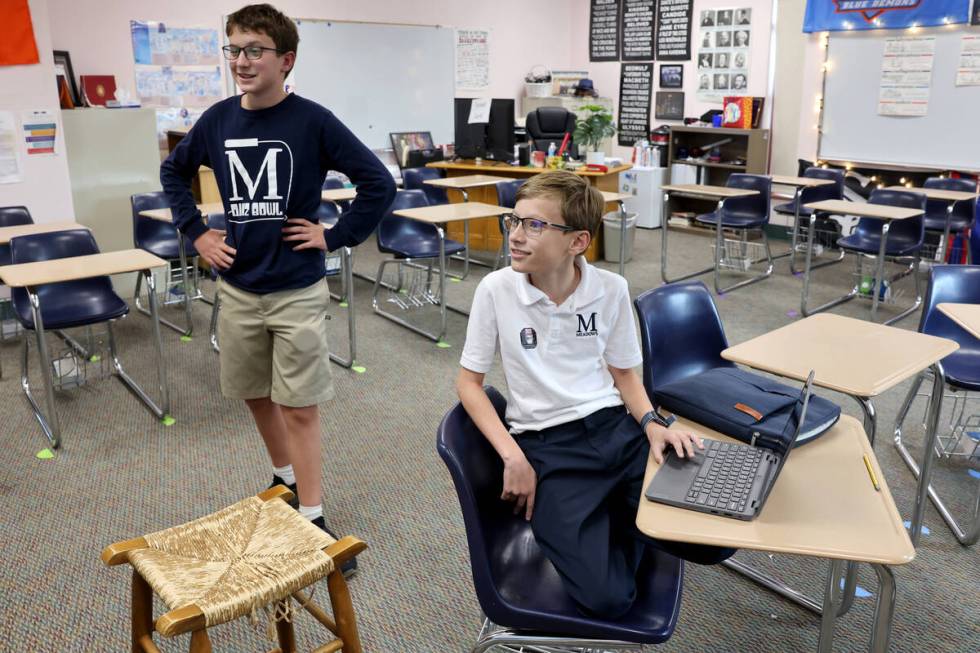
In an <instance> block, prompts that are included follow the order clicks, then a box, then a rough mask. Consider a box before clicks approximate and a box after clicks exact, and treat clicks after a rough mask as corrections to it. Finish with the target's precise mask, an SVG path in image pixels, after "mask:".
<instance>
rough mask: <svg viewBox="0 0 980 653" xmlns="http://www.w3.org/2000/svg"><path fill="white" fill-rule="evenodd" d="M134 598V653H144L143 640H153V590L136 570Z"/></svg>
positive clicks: (134, 571) (134, 573)
mask: <svg viewBox="0 0 980 653" xmlns="http://www.w3.org/2000/svg"><path fill="white" fill-rule="evenodd" d="M132 598H133V604H132V625H131V628H132V640H133V641H132V644H133V653H144V651H145V650H146V649H145V648H144V646H143V640H144V639H150V640H151V641H152V638H153V590H152V589H150V584H149V583H147V582H146V581H145V580H144V579H143V577H142V576H140V574H139V572H138V571H136V570H135V569H133V592H132Z"/></svg>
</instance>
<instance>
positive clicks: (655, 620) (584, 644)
mask: <svg viewBox="0 0 980 653" xmlns="http://www.w3.org/2000/svg"><path fill="white" fill-rule="evenodd" d="M486 390H487V395H489V397H490V401H491V402H492V403H493V406H494V408H495V409H496V411H497V414H498V415H499V416H500V418H501V419H503V418H504V409H505V401H504V398H503V397H502V396H501V395H500V393H499V392H497V391H496V390H495V389H494V388H492V387H489V386H488V387H487V388H486ZM436 449H437V450H438V452H439V455H440V456H441V457H442V460H443V462H445V463H446V467H448V468H449V473H450V475H451V476H452V479H453V484H454V485H455V487H456V494H457V496H458V497H459V504H460V508H461V509H462V512H463V522H464V524H465V526H466V542H467V545H468V547H469V554H470V565H471V570H472V572H473V586H474V589H475V590H476V596H477V599H478V600H479V603H480V607H481V608H482V610H483V613H484V615H485V617H484V625H483V628H482V629H481V631H480V634H479V636H478V639H477V641H476V643H475V644H474V646H473V648H472V649H471V651H472V653H484V652H485V651H487V650H490V649H492V648H493V647H495V646H508V647H510V648H508V649H507V650H518V649H519V648H520V647H522V646H524V647H528V648H525V649H523V650H525V651H531V650H533V651H543V650H547V651H554V652H555V653H558V652H559V651H570V650H575V651H580V650H582V649H586V650H606V651H614V650H615V651H626V650H628V651H635V650H636V649H638V648H639V646H638V645H639V644H659V643H661V642H664V641H666V640H667V639H668V638H670V636H671V634H672V633H673V631H674V626H675V625H676V623H677V615H678V613H679V610H680V601H681V587H682V583H683V575H684V564H683V562H682V561H681V560H679V559H678V558H675V557H673V556H671V555H669V554H666V553H663V552H661V551H657V550H654V549H652V548H649V547H648V548H647V554H646V557H645V558H644V561H643V563H642V564H641V566H640V570H639V572H638V574H637V598H636V602H635V603H634V604H633V607H632V608H631V609H630V611H629V612H628V613H626V615H624V616H623V617H620V618H619V619H616V620H603V619H597V618H592V617H586V616H583V614H582V613H581V612H579V610H578V608H577V607H576V606H575V604H574V602H573V601H572V599H571V598H570V597H569V596H568V594H567V593H566V592H565V589H564V587H563V585H562V581H561V579H560V577H559V576H558V572H557V571H555V568H554V567H553V566H552V564H551V562H550V561H549V560H548V558H547V557H546V556H545V555H544V553H543V552H542V551H541V549H540V547H539V546H538V545H537V543H536V542H535V540H534V535H533V533H532V532H531V525H530V524H529V523H528V522H527V521H525V520H524V519H523V517H522V516H519V515H515V514H514V513H513V510H512V509H511V505H510V504H509V503H507V502H505V501H502V500H501V499H500V492H501V487H502V479H503V464H502V463H501V460H500V456H498V455H497V453H496V452H495V451H494V449H493V447H492V446H491V445H490V443H489V442H488V441H487V439H486V438H485V437H483V434H482V433H480V431H479V429H478V428H477V427H476V425H475V424H473V422H472V421H471V420H470V418H469V416H468V415H467V414H466V411H465V410H464V408H463V406H462V405H461V404H456V406H455V407H454V408H453V409H452V410H450V411H449V412H448V413H447V414H446V416H445V417H444V418H443V419H442V423H441V424H440V425H439V432H438V436H437V440H436ZM536 647H540V648H536Z"/></svg>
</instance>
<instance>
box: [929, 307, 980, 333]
mask: <svg viewBox="0 0 980 653" xmlns="http://www.w3.org/2000/svg"><path fill="white" fill-rule="evenodd" d="M936 308H938V309H939V310H940V311H942V312H943V313H945V314H946V315H948V316H949V319H951V320H953V322H956V323H957V324H959V325H960V326H961V327H963V328H964V329H965V330H966V331H969V332H970V335H972V336H973V337H974V338H978V339H980V304H948V303H943V304H939V305H937V306H936Z"/></svg>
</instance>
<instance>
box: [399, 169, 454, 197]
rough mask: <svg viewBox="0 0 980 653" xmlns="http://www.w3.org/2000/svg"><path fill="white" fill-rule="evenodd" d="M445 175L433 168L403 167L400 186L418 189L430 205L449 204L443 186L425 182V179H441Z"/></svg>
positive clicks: (407, 188)
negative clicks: (430, 184)
mask: <svg viewBox="0 0 980 653" xmlns="http://www.w3.org/2000/svg"><path fill="white" fill-rule="evenodd" d="M445 176H446V175H445V173H444V172H443V171H442V170H437V169H435V168H405V169H404V170H402V186H404V187H405V189H406V190H420V191H422V192H423V193H425V198H426V199H427V200H428V201H429V205H430V206H438V205H439V204H449V195H447V194H446V189H445V188H439V187H438V186H429V185H428V184H426V183H425V182H426V180H429V179H442V178H443V177H445Z"/></svg>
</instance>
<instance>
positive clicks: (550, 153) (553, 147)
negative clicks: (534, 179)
mask: <svg viewBox="0 0 980 653" xmlns="http://www.w3.org/2000/svg"><path fill="white" fill-rule="evenodd" d="M557 151H558V147H557V146H556V145H555V142H554V141H552V142H551V144H550V145H548V156H555V152H557Z"/></svg>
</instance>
